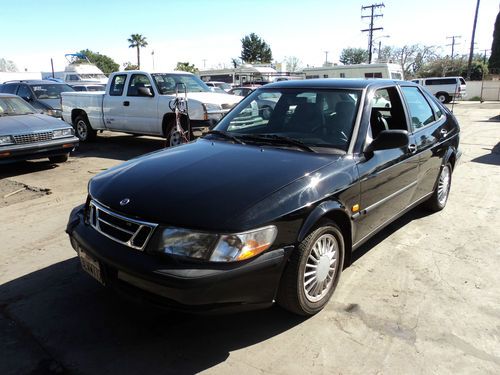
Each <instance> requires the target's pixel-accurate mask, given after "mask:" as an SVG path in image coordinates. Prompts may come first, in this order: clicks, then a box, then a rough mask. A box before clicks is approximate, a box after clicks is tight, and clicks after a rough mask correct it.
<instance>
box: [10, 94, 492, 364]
mask: <svg viewBox="0 0 500 375" xmlns="http://www.w3.org/2000/svg"><path fill="white" fill-rule="evenodd" d="M455 113H456V114H457V117H458V118H459V120H460V122H461V125H462V138H461V139H462V143H461V145H462V150H463V152H464V155H463V158H462V164H461V165H460V166H459V168H457V170H456V171H455V173H454V180H453V185H452V191H451V195H450V200H449V202H448V206H447V208H446V209H445V210H444V211H442V212H440V213H438V214H433V215H427V214H426V213H425V212H424V211H422V210H419V209H416V210H414V211H412V212H410V213H409V214H407V215H406V216H404V217H402V218H401V219H400V220H398V221H397V222H395V223H393V224H392V225H390V227H389V228H387V229H386V230H384V231H383V232H382V233H380V234H379V235H377V236H376V238H374V239H373V240H371V241H370V242H369V243H368V244H366V245H365V246H364V247H363V248H362V249H360V250H359V251H358V252H357V254H356V260H355V262H354V264H353V265H352V266H351V267H350V268H348V269H346V270H345V272H344V273H343V275H342V279H341V281H340V284H339V287H338V289H337V292H336V294H335V295H334V298H333V300H332V301H331V302H330V304H329V305H328V306H327V308H326V309H325V310H324V311H323V312H321V313H320V314H318V315H316V316H314V317H312V318H310V319H301V318H297V317H295V316H292V315H290V314H288V313H287V312H285V311H282V310H281V309H279V308H277V307H276V308H272V309H269V310H265V311H258V312H252V313H245V314H238V315H231V316H216V317H210V316H202V317H200V316H189V315H182V314H178V313H165V312H159V311H156V310H153V309H151V308H147V307H143V306H137V305H133V304H131V303H130V302H128V301H124V300H121V299H120V298H118V297H115V296H114V295H113V294H110V293H108V292H106V290H104V289H103V288H101V287H100V285H99V284H97V283H96V282H94V281H93V280H91V279H90V277H88V276H87V275H86V274H84V273H83V272H82V271H81V270H80V268H79V263H78V260H77V258H76V257H75V252H74V251H73V250H72V248H71V246H70V244H69V242H68V238H67V236H66V235H65V234H64V228H65V224H66V220H67V218H68V214H69V212H70V210H71V208H72V207H74V206H76V205H77V204H80V203H82V202H83V201H84V199H85V194H86V186H87V182H88V179H89V178H90V177H92V176H93V175H95V174H96V173H98V172H100V171H102V170H104V169H106V168H109V167H110V166H113V165H115V164H117V163H119V162H121V161H123V160H127V159H129V158H131V157H134V156H137V155H141V154H144V153H146V152H150V151H154V150H157V149H160V148H161V147H162V145H163V142H162V141H161V140H159V139H153V138H147V137H132V136H128V135H121V134H111V133H104V134H103V135H102V136H100V137H99V138H98V141H97V142H96V143H92V144H89V145H82V146H81V148H80V149H79V150H78V151H77V152H76V153H75V155H74V156H73V157H72V158H71V159H70V161H69V162H67V163H65V164H61V165H58V166H54V165H51V164H50V163H49V162H48V161H47V162H45V161H37V162H27V163H23V164H18V165H11V166H0V337H1V340H0V373H1V374H25V373H37V374H45V373H57V374H59V373H76V374H98V373H108V374H114V373H120V374H136V373H144V374H148V373H158V374H169V373H172V374H182V373H198V372H205V373H208V374H211V373H213V374H234V373H241V374H243V373H273V374H304V373H313V374H380V373H383V374H402V373H408V374H418V373H439V374H457V373H460V374H472V373H476V374H499V373H500V272H499V265H500V245H499V244H500V224H499V223H500V214H499V208H500V194H499V191H500V188H499V186H500V146H499V142H500V122H498V121H494V120H493V118H494V117H495V116H497V115H499V114H500V104H499V103H483V104H478V103H475V104H474V103H465V102H464V103H459V104H458V105H456V106H455ZM19 189H22V191H20V192H18V193H16V194H13V195H11V196H9V197H6V198H4V197H5V195H8V194H9V193H12V192H15V191H16V190H19ZM49 193H50V194H49Z"/></svg>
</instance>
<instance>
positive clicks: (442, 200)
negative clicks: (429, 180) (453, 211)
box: [423, 163, 453, 212]
mask: <svg viewBox="0 0 500 375" xmlns="http://www.w3.org/2000/svg"><path fill="white" fill-rule="evenodd" d="M452 173H453V168H452V166H451V164H450V163H446V164H445V165H443V166H442V167H441V171H440V172H439V175H438V178H437V181H436V187H435V188H434V192H433V193H432V195H431V197H430V198H429V199H428V200H426V201H425V202H424V204H423V206H424V207H425V208H426V209H427V210H429V211H431V212H437V211H441V210H442V209H443V208H444V207H445V206H446V202H447V201H448V196H449V194H450V188H451V175H452Z"/></svg>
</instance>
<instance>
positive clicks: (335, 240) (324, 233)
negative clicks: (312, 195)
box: [277, 221, 345, 316]
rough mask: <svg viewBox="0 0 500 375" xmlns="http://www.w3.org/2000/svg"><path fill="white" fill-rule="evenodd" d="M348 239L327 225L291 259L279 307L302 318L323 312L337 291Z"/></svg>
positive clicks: (313, 232) (309, 236) (282, 287)
mask: <svg viewBox="0 0 500 375" xmlns="http://www.w3.org/2000/svg"><path fill="white" fill-rule="evenodd" d="M344 252H345V246H344V237H343V235H342V232H341V231H340V229H339V227H338V226H337V225H336V224H335V223H333V222H332V221H324V222H322V223H321V225H320V226H319V227H317V228H316V229H315V230H313V231H312V232H311V233H309V235H308V236H307V237H306V238H305V239H304V240H303V241H302V242H301V243H300V244H299V246H298V247H297V248H296V249H295V250H294V252H293V253H292V254H291V255H290V260H289V263H288V265H287V266H286V268H285V271H284V272H283V276H282V278H281V284H280V288H279V291H278V298H277V302H278V304H279V305H280V306H281V307H283V308H284V309H286V310H288V311H290V312H293V313H295V314H298V315H304V316H310V315H314V314H316V313H317V312H319V311H321V309H323V307H325V305H326V304H327V303H328V301H329V300H330V297H331V296H332V294H333V291H334V290H335V288H336V286H337V284H338V282H339V279H340V274H341V272H342V267H343V264H344Z"/></svg>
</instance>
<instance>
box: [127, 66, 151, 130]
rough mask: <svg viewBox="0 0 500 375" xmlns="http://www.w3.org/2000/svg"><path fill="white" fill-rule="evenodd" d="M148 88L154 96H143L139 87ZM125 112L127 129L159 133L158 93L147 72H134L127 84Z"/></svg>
mask: <svg viewBox="0 0 500 375" xmlns="http://www.w3.org/2000/svg"><path fill="white" fill-rule="evenodd" d="M140 87H144V88H148V89H149V90H150V92H151V93H152V94H153V96H141V94H140V93H139V90H138V89H139V88H140ZM124 99H125V100H124V102H123V108H122V110H123V113H124V115H125V116H127V118H128V120H127V127H126V131H129V132H131V133H137V134H155V135H158V95H156V94H155V90H154V88H153V85H152V82H151V80H150V79H149V77H148V76H147V75H145V74H139V73H137V74H132V75H131V76H130V79H129V82H128V84H127V93H126V97H125V98H124Z"/></svg>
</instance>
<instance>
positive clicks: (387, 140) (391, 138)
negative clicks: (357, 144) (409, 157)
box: [365, 130, 410, 154]
mask: <svg viewBox="0 0 500 375" xmlns="http://www.w3.org/2000/svg"><path fill="white" fill-rule="evenodd" d="M409 143H410V138H409V137H408V132H407V131H406V130H383V131H381V132H380V134H379V135H378V137H377V138H375V139H374V140H373V141H372V143H370V144H369V145H368V146H366V148H365V154H371V153H373V152H374V151H379V150H389V149H393V148H401V147H407V146H408V144H409Z"/></svg>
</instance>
